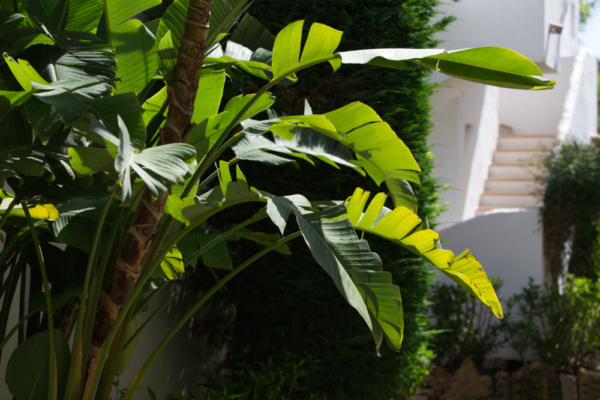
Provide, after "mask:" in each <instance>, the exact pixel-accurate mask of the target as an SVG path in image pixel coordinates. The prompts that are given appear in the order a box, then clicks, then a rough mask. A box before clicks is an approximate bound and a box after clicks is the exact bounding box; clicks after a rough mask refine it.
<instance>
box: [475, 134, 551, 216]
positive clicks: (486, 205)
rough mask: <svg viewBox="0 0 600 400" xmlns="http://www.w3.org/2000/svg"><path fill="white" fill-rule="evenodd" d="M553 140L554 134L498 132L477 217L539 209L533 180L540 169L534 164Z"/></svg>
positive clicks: (537, 194)
mask: <svg viewBox="0 0 600 400" xmlns="http://www.w3.org/2000/svg"><path fill="white" fill-rule="evenodd" d="M501 131H502V129H501ZM555 140H556V135H515V134H513V133H500V136H499V138H498V145H497V147H496V151H495V152H494V156H493V159H492V165H491V166H490V171H489V175H488V178H487V180H486V183H485V189H484V192H483V194H482V196H481V200H480V202H479V209H478V210H477V215H481V214H485V213H488V212H492V211H495V210H518V209H527V208H537V207H539V205H540V199H539V193H536V191H537V188H536V183H535V178H534V177H535V175H537V174H538V173H539V172H540V169H539V167H538V166H536V165H535V161H536V157H538V156H539V155H540V153H541V152H542V151H543V150H544V149H551V148H552V146H553V143H554V141H555Z"/></svg>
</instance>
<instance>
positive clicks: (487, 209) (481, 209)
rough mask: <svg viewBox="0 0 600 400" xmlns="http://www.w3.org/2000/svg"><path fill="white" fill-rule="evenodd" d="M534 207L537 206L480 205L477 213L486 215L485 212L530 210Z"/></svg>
mask: <svg viewBox="0 0 600 400" xmlns="http://www.w3.org/2000/svg"><path fill="white" fill-rule="evenodd" d="M533 208H537V207H492V206H485V207H479V208H478V209H477V215H484V214H488V213H490V212H492V211H509V212H511V211H512V212H514V211H521V210H530V209H533Z"/></svg>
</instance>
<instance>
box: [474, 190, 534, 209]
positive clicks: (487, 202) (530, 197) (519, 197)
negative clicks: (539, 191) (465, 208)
mask: <svg viewBox="0 0 600 400" xmlns="http://www.w3.org/2000/svg"><path fill="white" fill-rule="evenodd" d="M539 204H540V198H539V196H537V195H535V194H532V193H527V192H524V193H514V192H483V195H482V196H481V202H480V204H479V205H480V206H481V207H519V208H535V207H538V206H539Z"/></svg>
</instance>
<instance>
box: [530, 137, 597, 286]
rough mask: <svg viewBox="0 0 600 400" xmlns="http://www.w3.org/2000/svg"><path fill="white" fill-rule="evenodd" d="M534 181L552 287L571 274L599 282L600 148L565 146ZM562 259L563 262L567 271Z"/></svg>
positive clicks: (594, 144) (549, 158) (547, 156)
mask: <svg viewBox="0 0 600 400" xmlns="http://www.w3.org/2000/svg"><path fill="white" fill-rule="evenodd" d="M541 166H542V167H543V168H542V172H541V174H540V175H539V176H538V177H537V181H538V184H539V185H540V190H541V191H543V197H542V208H541V209H542V213H541V214H542V215H541V217H542V218H541V222H542V226H543V229H544V258H545V259H546V262H547V266H548V272H549V275H550V282H551V284H553V285H557V284H558V281H559V278H560V277H561V276H563V275H564V274H565V272H569V273H571V274H573V275H574V276H577V277H587V278H590V279H597V278H598V271H599V270H600V245H599V239H600V232H599V231H598V220H600V201H599V200H600V192H598V189H597V188H598V184H597V182H598V181H599V179H600V144H599V143H598V142H597V141H594V142H592V143H591V144H582V143H577V142H567V143H563V144H561V145H560V146H558V147H556V149H554V150H553V151H551V152H549V153H546V154H545V155H544V157H543V158H542V159H541ZM564 260H567V267H566V271H565V270H564V269H565V268H564V262H565V261H564Z"/></svg>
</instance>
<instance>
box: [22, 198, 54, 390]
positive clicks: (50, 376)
mask: <svg viewBox="0 0 600 400" xmlns="http://www.w3.org/2000/svg"><path fill="white" fill-rule="evenodd" d="M23 212H24V213H25V218H26V219H27V225H29V230H30V231H31V237H32V238H33V244H34V247H35V254H36V256H37V259H38V263H39V264H40V272H41V273H42V281H43V285H44V296H45V297H46V313H47V317H48V336H49V339H50V346H49V350H48V400H56V395H57V392H56V352H55V351H54V318H53V317H52V315H53V314H52V299H51V298H50V283H49V282H48V274H47V273H46V264H45V263H44V255H43V254H42V248H41V247H40V241H39V239H38V235H37V232H36V230H35V225H34V224H33V221H32V219H31V214H29V209H27V206H26V205H25V206H23Z"/></svg>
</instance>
